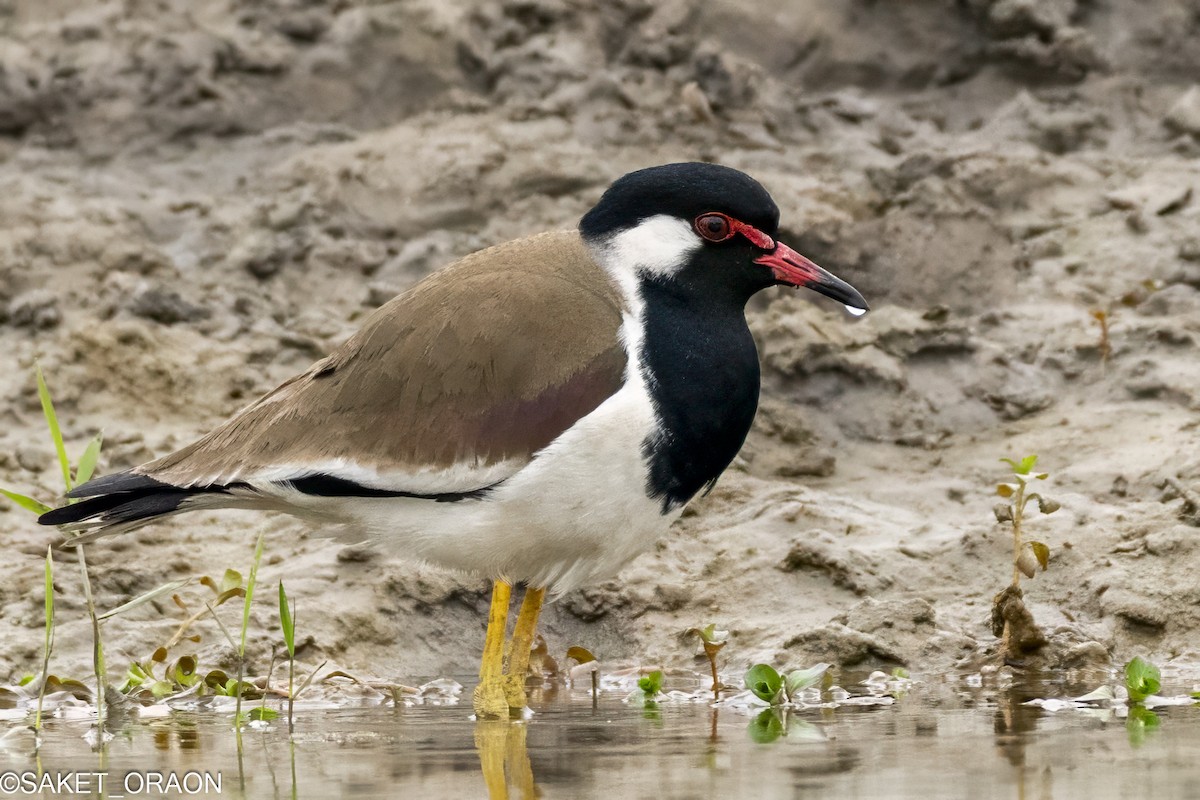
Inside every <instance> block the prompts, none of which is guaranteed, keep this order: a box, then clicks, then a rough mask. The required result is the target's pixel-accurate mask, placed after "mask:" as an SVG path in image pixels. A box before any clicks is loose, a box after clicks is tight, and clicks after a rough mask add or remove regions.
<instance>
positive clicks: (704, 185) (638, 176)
mask: <svg viewBox="0 0 1200 800" xmlns="http://www.w3.org/2000/svg"><path fill="white" fill-rule="evenodd" d="M778 228H779V208H778V207H777V206H776V205H775V201H774V200H772V199H771V195H769V194H768V193H767V190H766V189H764V188H763V187H762V185H761V184H759V183H758V181H756V180H754V179H753V178H751V177H750V176H749V175H746V174H745V173H744V172H739V171H738V170H736V169H731V168H730V167H723V166H721V165H719V164H705V163H695V162H693V163H682V164H666V165H663V166H660V167H650V168H649V169H642V170H638V171H637V172H631V173H629V174H628V175H625V176H624V177H622V178H620V179H618V180H617V181H616V182H615V183H613V185H612V186H610V187H609V189H608V191H606V192H605V193H604V195H603V196H602V197H601V198H600V201H599V202H598V203H596V205H595V207H594V208H592V210H591V211H589V212H588V213H587V214H585V215H584V217H583V219H582V220H581V221H580V224H579V230H580V233H581V234H582V235H583V237H584V239H585V240H586V241H587V242H588V243H589V245H591V246H592V247H594V248H596V249H597V250H598V251H599V253H600V254H601V258H602V260H603V261H604V262H605V264H606V266H607V267H608V269H610V270H612V271H614V272H616V273H618V274H619V275H620V274H632V275H633V276H635V277H636V278H638V279H639V280H642V281H652V282H655V283H658V284H660V285H662V286H664V287H668V288H670V289H671V290H672V291H676V292H678V293H680V294H683V295H689V296H694V297H697V298H703V299H704V300H706V301H708V302H734V303H738V304H741V305H744V304H745V302H746V301H747V300H749V299H750V297H751V296H752V295H753V294H754V293H755V292H757V291H759V290H760V289H765V288H767V287H768V286H778V285H785V286H806V287H808V288H810V289H814V290H816V291H818V292H820V293H822V294H825V295H828V296H830V297H832V298H834V299H835V300H838V301H839V302H842V303H844V304H846V305H847V306H848V307H852V308H855V309H863V310H865V309H866V308H867V304H866V302H865V301H864V300H863V298H862V295H860V294H859V293H858V292H857V291H856V290H855V289H854V287H852V286H850V284H848V283H846V282H845V281H842V280H840V279H839V278H837V277H835V276H834V275H832V274H830V273H829V272H827V271H825V270H823V269H821V268H820V267H818V266H817V265H816V264H814V263H813V262H811V261H809V260H808V259H807V258H804V256H801V255H800V254H799V253H797V252H795V251H794V250H792V249H791V248H790V247H788V246H787V245H784V244H782V243H780V242H778V241H776V239H775V236H776V234H777V232H778Z"/></svg>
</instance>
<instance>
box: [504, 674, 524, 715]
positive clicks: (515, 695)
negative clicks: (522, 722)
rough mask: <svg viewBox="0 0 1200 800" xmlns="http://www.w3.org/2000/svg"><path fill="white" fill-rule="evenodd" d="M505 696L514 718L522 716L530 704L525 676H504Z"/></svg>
mask: <svg viewBox="0 0 1200 800" xmlns="http://www.w3.org/2000/svg"><path fill="white" fill-rule="evenodd" d="M504 698H505V700H506V701H507V703H508V713H509V715H510V716H512V717H514V718H520V717H521V716H522V715H523V714H524V713H525V707H526V706H527V705H528V701H527V698H526V697H525V676H524V675H520V676H517V675H505V676H504Z"/></svg>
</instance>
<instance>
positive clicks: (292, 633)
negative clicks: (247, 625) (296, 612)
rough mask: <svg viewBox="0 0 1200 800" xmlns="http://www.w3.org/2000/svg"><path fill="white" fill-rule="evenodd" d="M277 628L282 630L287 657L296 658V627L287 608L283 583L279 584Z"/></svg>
mask: <svg viewBox="0 0 1200 800" xmlns="http://www.w3.org/2000/svg"><path fill="white" fill-rule="evenodd" d="M279 626H280V627H281V628H283V643H284V644H286V645H287V651H288V656H289V657H291V658H295V657H296V627H295V624H294V623H293V622H292V611H291V609H290V608H288V598H287V592H285V591H284V590H283V581H280V582H279Z"/></svg>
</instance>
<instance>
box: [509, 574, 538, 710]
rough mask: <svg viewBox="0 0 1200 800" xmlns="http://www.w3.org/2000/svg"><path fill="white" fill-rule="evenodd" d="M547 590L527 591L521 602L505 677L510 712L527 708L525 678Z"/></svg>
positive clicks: (530, 589) (531, 589) (529, 589)
mask: <svg viewBox="0 0 1200 800" xmlns="http://www.w3.org/2000/svg"><path fill="white" fill-rule="evenodd" d="M545 597H546V590H545V589H535V588H533V587H532V586H530V587H529V588H527V589H526V590H525V599H524V600H522V601H521V613H519V614H518V615H517V624H516V626H515V627H514V628H513V635H512V645H511V646H510V648H509V655H508V674H507V675H506V676H505V677H504V694H505V696H506V697H507V698H508V707H509V709H510V710H513V711H517V710H520V709H523V708H525V676H526V674H527V673H528V672H529V650H530V648H532V647H533V635H534V633H535V632H536V631H537V621H538V614H539V613H540V612H541V610H542V601H543V600H544V599H545Z"/></svg>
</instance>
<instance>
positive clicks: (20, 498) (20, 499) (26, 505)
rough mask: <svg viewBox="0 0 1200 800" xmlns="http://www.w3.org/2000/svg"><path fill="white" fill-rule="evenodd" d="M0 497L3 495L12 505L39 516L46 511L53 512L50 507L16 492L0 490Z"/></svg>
mask: <svg viewBox="0 0 1200 800" xmlns="http://www.w3.org/2000/svg"><path fill="white" fill-rule="evenodd" d="M0 495H4V496H5V497H7V498H8V499H9V500H12V501H13V502H14V503H16V504H17V505H19V506H20V507H21V508H23V509H25V510H26V511H32V512H33V513H35V514H37V515H39V516H40V515H42V514H45V513H46V512H47V511H53V509H52V508H50V506H48V505H46V504H45V503H42V502H39V501H37V500H34V499H33V498H32V497H26V496H25V495H23V494H17V493H16V492H10V491H8V490H7V489H0Z"/></svg>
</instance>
